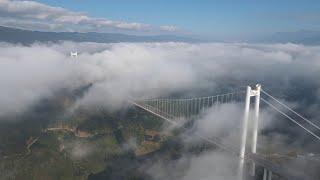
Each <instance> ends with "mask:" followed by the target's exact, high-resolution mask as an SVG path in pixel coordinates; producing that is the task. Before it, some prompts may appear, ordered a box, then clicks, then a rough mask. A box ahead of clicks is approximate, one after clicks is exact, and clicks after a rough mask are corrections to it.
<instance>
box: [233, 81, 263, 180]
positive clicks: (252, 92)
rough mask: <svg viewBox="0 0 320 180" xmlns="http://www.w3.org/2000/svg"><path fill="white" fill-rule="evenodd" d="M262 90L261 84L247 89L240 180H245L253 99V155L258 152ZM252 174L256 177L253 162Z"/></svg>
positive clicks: (242, 132)
mask: <svg viewBox="0 0 320 180" xmlns="http://www.w3.org/2000/svg"><path fill="white" fill-rule="evenodd" d="M260 90H261V85H260V84H257V85H256V87H255V89H251V87H250V86H247V89H246V98H245V110H244V116H243V122H242V129H241V144H240V154H239V156H240V160H239V167H238V168H239V170H238V179H239V180H242V179H243V171H244V158H245V154H246V144H247V135H248V123H249V112H250V100H251V97H255V106H254V111H255V113H254V120H253V129H252V142H251V153H256V150H257V140H258V129H259V110H260ZM250 174H251V175H252V176H255V163H254V162H252V164H251V170H250Z"/></svg>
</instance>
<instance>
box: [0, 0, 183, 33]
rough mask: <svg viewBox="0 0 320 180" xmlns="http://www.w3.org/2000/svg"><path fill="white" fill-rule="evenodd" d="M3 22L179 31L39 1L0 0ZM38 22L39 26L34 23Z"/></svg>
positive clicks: (64, 27)
mask: <svg viewBox="0 0 320 180" xmlns="http://www.w3.org/2000/svg"><path fill="white" fill-rule="evenodd" d="M0 16H1V25H4V26H11V27H18V28H27V29H31V30H46V31H81V32H83V31H85V32H87V31H96V32H109V31H115V30H116V31H120V32H122V31H123V32H144V33H147V32H152V33H161V32H162V33H166V32H177V31H178V28H177V27H175V26H161V27H155V26H152V25H149V24H143V23H137V22H124V21H113V20H109V19H105V18H94V17H89V16H88V15H86V14H84V13H82V12H75V11H70V10H67V9H64V8H61V7H53V6H49V5H46V4H42V3H39V2H35V1H16V0H2V1H0ZM32 24H34V25H35V26H33V25H32Z"/></svg>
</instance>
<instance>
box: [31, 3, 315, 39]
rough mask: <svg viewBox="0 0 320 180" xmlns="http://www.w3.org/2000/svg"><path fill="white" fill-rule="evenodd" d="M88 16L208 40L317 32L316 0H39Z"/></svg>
mask: <svg viewBox="0 0 320 180" xmlns="http://www.w3.org/2000/svg"><path fill="white" fill-rule="evenodd" d="M37 2H40V3H43V4H46V5H49V6H56V7H63V8H65V9H68V10H71V11H75V12H83V13H85V14H86V15H88V16H90V17H95V18H106V19H109V20H113V21H124V22H138V23H143V24H150V25H152V26H162V25H171V26H176V27H178V28H179V29H180V30H181V31H182V32H184V33H185V32H188V33H189V32H191V33H192V34H194V35H199V36H203V37H209V38H220V39H221V38H222V39H228V38H229V39H246V38H252V37H259V36H264V35H268V34H272V33H275V32H283V31H299V30H319V29H320V1H316V0H310V1H308V0H300V1H298V0H264V1H262V0H261V1H258V0H233V1H230V0H105V1H102V0H55V1H52V0H37Z"/></svg>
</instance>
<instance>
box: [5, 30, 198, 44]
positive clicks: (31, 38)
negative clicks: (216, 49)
mask: <svg viewBox="0 0 320 180" xmlns="http://www.w3.org/2000/svg"><path fill="white" fill-rule="evenodd" d="M0 41H4V42H10V43H22V44H31V43H34V42H58V41H75V42H97V43H117V42H169V41H173V42H196V41H199V40H196V39H193V38H189V37H183V36H174V35H156V36H136V35H127V34H117V33H96V32H88V33H79V32H41V31H30V30H22V29H15V28H9V27H4V26H0Z"/></svg>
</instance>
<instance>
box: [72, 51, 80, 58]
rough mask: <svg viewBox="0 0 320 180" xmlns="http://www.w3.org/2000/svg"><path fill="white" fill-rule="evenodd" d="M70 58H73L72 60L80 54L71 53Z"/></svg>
mask: <svg viewBox="0 0 320 180" xmlns="http://www.w3.org/2000/svg"><path fill="white" fill-rule="evenodd" d="M70 57H72V58H76V57H78V52H77V51H76V52H70Z"/></svg>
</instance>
